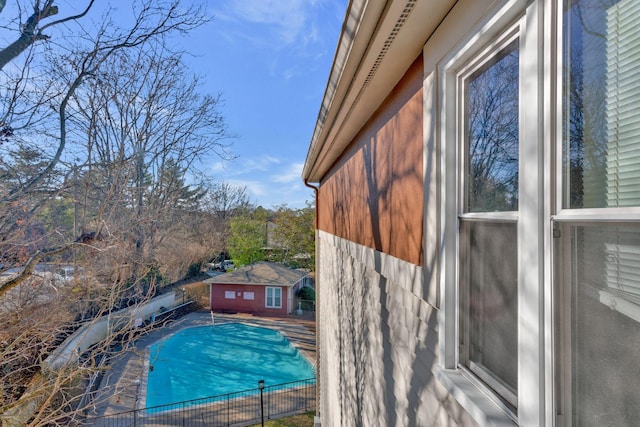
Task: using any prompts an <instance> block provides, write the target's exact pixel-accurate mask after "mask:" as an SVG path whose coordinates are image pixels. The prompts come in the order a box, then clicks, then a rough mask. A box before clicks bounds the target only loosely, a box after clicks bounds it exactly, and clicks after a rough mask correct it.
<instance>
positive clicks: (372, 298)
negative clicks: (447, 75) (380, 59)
mask: <svg viewBox="0 0 640 427" xmlns="http://www.w3.org/2000/svg"><path fill="white" fill-rule="evenodd" d="M423 60H424V58H423V57H422V56H419V57H417V58H416V60H415V62H414V63H413V64H412V65H411V67H410V68H409V69H408V71H407V73H406V74H405V76H404V78H403V79H402V80H401V81H400V83H399V84H398V85H397V86H396V88H395V89H394V90H393V91H392V93H391V94H390V95H389V97H388V99H387V100H386V101H385V102H384V103H383V104H382V106H381V107H380V109H379V110H378V112H377V113H376V115H375V116H374V117H373V119H372V120H371V121H370V122H369V123H367V124H366V125H365V127H364V128H363V130H362V131H361V132H360V134H359V135H358V137H357V139H356V140H355V141H354V142H353V143H352V144H351V146H350V148H349V150H348V151H347V153H346V154H345V155H344V156H343V157H342V158H341V159H340V161H339V162H338V164H337V165H336V167H335V168H334V170H333V171H332V172H331V174H330V175H328V176H327V178H326V179H325V180H323V182H322V183H321V186H320V190H319V201H318V212H319V229H320V231H319V233H318V240H319V244H318V247H319V256H318V259H319V273H318V274H319V276H318V287H319V292H318V299H319V300H318V304H319V307H318V312H319V313H322V318H321V319H320V321H319V322H320V328H321V332H320V334H319V340H320V345H319V348H320V350H319V351H320V353H321V354H320V359H321V360H322V365H321V369H320V376H321V378H320V383H321V384H322V387H321V388H320V395H321V396H320V402H321V408H320V414H321V417H322V424H323V425H327V426H334V425H335V426H337V425H339V426H351V425H353V426H358V425H388V426H396V425H398V426H400V425H402V426H405V425H406V426H416V425H475V421H473V419H472V418H471V417H470V416H469V414H467V413H466V412H465V411H464V409H462V408H461V407H460V405H459V404H458V403H457V401H456V400H455V399H454V398H453V397H452V396H451V395H450V394H449V393H448V392H447V390H446V389H445V388H444V387H443V386H442V385H441V384H440V382H438V381H437V380H436V379H435V377H434V374H433V371H434V370H435V367H436V365H437V361H438V310H437V308H436V306H437V302H436V301H437V298H436V296H437V294H436V293H435V289H437V286H435V285H434V284H431V283H429V282H427V281H425V280H424V276H425V269H424V266H423V264H424V263H423V259H424V250H423V243H422V242H423V240H424V234H423V230H424V228H423V221H424V215H425V214H424V208H423V205H424V202H425V200H424V194H425V188H424V182H425V179H424V178H423V168H424V165H423V153H424V135H423V76H424V69H423V66H422V64H423ZM434 244H435V240H434V239H430V240H427V245H434ZM428 253H431V254H432V253H434V250H433V248H429V250H428ZM432 262H434V260H433V259H432V260H430V261H429V265H427V267H428V273H429V275H430V274H431V273H432V272H433V271H434V268H433V265H432ZM429 285H431V286H429Z"/></svg>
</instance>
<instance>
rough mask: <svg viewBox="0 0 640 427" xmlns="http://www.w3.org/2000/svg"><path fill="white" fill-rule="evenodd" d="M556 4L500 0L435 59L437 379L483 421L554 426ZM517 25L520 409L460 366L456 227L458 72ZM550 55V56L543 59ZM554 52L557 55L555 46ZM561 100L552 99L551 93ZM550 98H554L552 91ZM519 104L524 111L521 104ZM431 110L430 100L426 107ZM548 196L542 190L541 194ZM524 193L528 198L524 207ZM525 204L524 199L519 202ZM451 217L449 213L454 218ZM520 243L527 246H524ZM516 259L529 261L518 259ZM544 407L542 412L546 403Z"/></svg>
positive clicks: (542, 0)
mask: <svg viewBox="0 0 640 427" xmlns="http://www.w3.org/2000/svg"><path fill="white" fill-rule="evenodd" d="M556 7H557V5H556V3H555V2H554V1H553V0H535V1H527V0H511V1H501V2H499V4H497V5H496V7H495V8H494V9H492V10H491V11H490V13H488V14H487V15H486V16H485V18H484V19H482V20H481V21H480V22H479V23H478V24H477V26H476V27H474V28H473V29H472V30H471V32H470V33H469V35H468V36H467V37H466V38H464V39H463V40H462V41H461V42H460V43H459V44H458V46H457V47H456V48H455V49H454V50H453V51H452V52H451V53H450V54H449V55H447V56H446V57H445V58H444V59H443V60H442V61H441V62H440V64H439V66H438V70H437V73H438V88H439V96H438V99H439V103H440V104H439V105H438V109H437V110H438V111H439V114H440V117H439V122H440V126H439V128H438V129H437V132H436V133H437V135H436V136H437V144H438V147H439V152H440V178H441V185H440V190H439V196H440V239H441V246H440V247H441V248H442V251H441V253H440V254H441V255H440V268H441V270H440V296H441V301H440V312H439V324H440V326H439V328H440V347H439V351H440V353H439V357H440V360H439V366H438V368H437V369H436V375H437V378H438V379H439V380H440V381H441V382H442V383H443V384H444V385H445V387H447V389H448V390H449V391H450V392H451V393H452V395H453V396H454V397H455V398H456V399H457V400H458V402H459V403H460V404H461V405H462V406H463V407H464V408H465V409H466V410H467V411H468V412H469V413H470V414H471V415H472V416H473V417H474V418H475V419H476V421H478V423H479V424H481V425H515V424H519V425H553V422H554V419H553V416H552V415H551V414H552V413H553V410H551V408H553V397H552V396H553V371H552V364H551V361H552V360H553V347H552V341H553V336H552V326H551V319H552V310H551V297H550V291H549V289H550V282H551V273H550V265H551V264H550V260H551V258H550V257H551V255H550V252H551V224H550V222H549V221H548V220H547V221H545V220H544V218H550V214H551V200H552V197H550V195H549V194H546V193H545V191H544V189H551V184H552V182H554V181H553V177H552V176H551V173H552V172H553V171H552V170H551V168H550V167H549V166H548V165H550V164H551V163H550V161H551V159H552V155H551V152H552V151H553V150H549V149H548V148H547V149H546V150H545V149H544V147H545V144H546V145H547V147H549V146H551V147H553V146H554V144H555V139H554V137H555V133H554V132H552V129H554V128H553V126H552V124H553V123H554V121H553V120H552V117H554V115H555V114H556V107H557V105H555V104H554V103H552V102H549V100H546V102H545V96H544V94H545V93H546V94H551V93H554V92H553V91H555V85H556V84H557V82H556V81H555V80H554V79H552V73H551V72H550V70H551V67H552V66H554V65H555V60H554V58H550V57H549V56H550V55H548V52H550V51H555V49H554V44H553V43H552V40H553V39H554V38H553V37H552V36H554V35H555V34H554V31H555V19H556V18H555V17H556V15H555V14H554V13H553V11H554V10H557V9H556ZM514 27H516V28H517V31H518V33H519V37H520V111H519V120H520V130H519V132H520V153H519V157H520V159H521V162H520V168H519V175H520V177H526V179H524V178H522V179H520V180H519V211H518V215H519V217H518V258H519V259H518V313H519V314H518V319H519V320H518V354H519V357H518V393H517V394H518V405H517V406H518V409H517V416H516V415H515V414H513V413H512V412H511V411H510V410H509V408H508V407H507V405H506V404H504V403H503V402H502V401H501V400H500V399H499V398H498V397H497V396H496V395H495V394H494V393H493V392H491V391H490V390H489V389H488V388H487V387H486V386H485V385H484V384H482V383H481V382H480V381H479V380H478V379H477V378H475V377H474V376H473V375H470V374H469V373H468V372H467V371H466V370H465V369H462V368H461V367H460V366H459V354H458V352H459V347H458V343H459V308H458V307H459V292H458V279H459V277H458V269H459V259H458V251H459V245H460V241H459V237H458V236H459V233H458V232H459V230H458V225H459V224H458V221H457V218H458V215H459V214H460V213H461V212H462V203H461V200H460V198H459V197H458V196H459V195H460V193H461V192H460V189H461V188H464V187H461V186H462V185H463V184H464V182H463V174H464V171H463V170H462V168H461V156H462V153H461V145H460V140H461V135H460V132H461V131H462V130H463V129H464V126H463V123H461V121H460V120H461V117H460V114H459V106H460V103H461V96H462V93H461V91H460V90H459V78H460V75H461V74H462V73H463V72H464V70H465V69H466V68H467V67H468V66H469V65H470V64H471V63H473V62H475V61H477V60H478V58H481V57H482V54H483V53H485V52H487V51H488V50H490V49H492V47H493V46H495V45H496V44H499V43H500V40H501V39H502V38H503V37H505V36H506V35H508V34H509V31H510V30H511V29H512V28H514ZM545 52H547V57H545V54H544V53H545ZM559 54H561V52H559ZM557 98H558V97H555V99H557ZM552 99H554V98H552ZM524 103H526V108H523V105H524ZM429 107H430V106H429ZM545 194H546V196H545ZM525 200H534V201H536V202H535V203H529V204H527V203H526V202H524V201H525ZM523 202H524V203H523ZM452 219H453V220H452ZM524 242H526V244H524ZM523 260H526V262H525V261H523ZM545 408H546V409H545Z"/></svg>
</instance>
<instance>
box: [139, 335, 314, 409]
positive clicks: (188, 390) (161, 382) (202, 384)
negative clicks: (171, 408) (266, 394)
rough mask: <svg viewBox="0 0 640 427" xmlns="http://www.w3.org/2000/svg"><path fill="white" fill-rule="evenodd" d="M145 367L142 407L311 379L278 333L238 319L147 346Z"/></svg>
mask: <svg viewBox="0 0 640 427" xmlns="http://www.w3.org/2000/svg"><path fill="white" fill-rule="evenodd" d="M151 367H153V368H151ZM149 368H150V369H149V372H148V380H147V397H146V406H147V407H151V406H158V405H165V404H168V403H174V402H181V401H185V400H191V399H198V398H202V397H209V396H217V395H220V394H226V393H233V392H237V391H242V390H249V389H254V388H256V387H257V386H258V380H260V379H264V380H265V385H266V386H270V385H276V384H282V383H286V382H291V381H298V380H304V379H308V378H313V377H314V373H313V369H312V367H311V365H310V364H309V362H308V361H307V360H306V359H305V358H304V357H303V356H302V355H301V354H300V353H299V352H298V350H297V349H296V348H294V347H293V346H292V345H291V343H289V341H288V340H287V339H286V338H285V337H283V336H282V335H281V334H280V333H279V332H277V331H274V330H271V329H267V328H259V327H255V326H249V325H245V324H241V323H229V324H223V325H216V326H200V327H194V328H188V329H183V330H182V331H179V332H177V333H176V334H174V335H171V336H170V337H168V338H166V339H164V340H163V341H160V342H158V343H156V344H154V345H153V346H151V348H150V351H149Z"/></svg>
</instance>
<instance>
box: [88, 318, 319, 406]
mask: <svg viewBox="0 0 640 427" xmlns="http://www.w3.org/2000/svg"><path fill="white" fill-rule="evenodd" d="M214 318H215V323H216V324H218V323H229V322H242V323H246V324H250V325H254V326H262V327H267V328H271V329H274V330H277V331H278V332H280V333H281V334H282V335H284V336H285V337H287V338H288V339H289V341H290V342H291V344H292V345H293V346H294V347H296V348H297V349H298V350H299V351H300V353H301V354H302V355H303V356H305V357H306V358H307V360H308V361H309V363H311V365H312V366H314V367H315V361H316V334H315V332H316V323H315V321H313V320H305V319H302V318H297V317H289V318H264V317H255V316H252V315H247V314H220V313H215V315H214ZM202 325H211V314H210V313H209V312H205V311H199V312H194V313H190V314H187V315H185V316H183V317H181V318H179V319H177V320H175V321H174V322H172V323H171V324H169V325H166V326H164V327H162V328H157V329H153V330H151V331H149V332H148V333H147V334H145V335H143V336H140V337H139V338H138V339H137V340H136V341H135V343H134V346H133V347H132V348H130V349H128V350H126V351H123V353H122V354H121V355H119V356H118V357H117V358H116V360H114V361H113V363H111V364H110V365H109V366H108V367H107V368H106V372H105V374H104V376H103V378H102V381H101V383H100V387H99V388H98V390H97V392H96V395H95V397H94V406H93V408H92V409H91V410H90V411H89V413H88V414H87V415H88V416H89V417H96V416H103V415H112V414H117V413H121V412H127V411H132V410H134V409H140V408H143V407H144V399H142V398H141V397H142V396H143V394H144V390H142V385H143V384H145V381H146V375H145V374H146V369H147V368H146V363H147V362H146V356H147V351H148V347H149V346H150V345H152V344H154V343H155V342H157V341H158V340H161V339H163V338H164V337H166V336H169V335H171V334H173V333H175V332H177V331H179V330H181V329H184V328H187V327H191V326H202Z"/></svg>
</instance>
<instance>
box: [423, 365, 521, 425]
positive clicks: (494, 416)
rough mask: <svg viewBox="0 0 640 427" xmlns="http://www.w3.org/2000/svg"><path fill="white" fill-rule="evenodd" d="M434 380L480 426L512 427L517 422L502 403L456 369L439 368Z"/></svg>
mask: <svg viewBox="0 0 640 427" xmlns="http://www.w3.org/2000/svg"><path fill="white" fill-rule="evenodd" d="M435 375H436V378H437V379H438V381H440V383H441V384H442V385H443V386H444V387H445V388H446V389H447V391H449V393H451V395H452V396H453V397H454V398H455V399H456V400H457V401H458V403H459V404H460V406H462V407H463V408H464V409H465V410H466V411H467V412H468V413H469V415H471V417H473V419H474V420H476V422H477V423H478V424H479V425H481V426H494V427H507V426H508V427H513V426H517V425H518V424H517V422H516V421H515V420H514V419H513V414H512V413H511V412H510V411H509V409H508V408H507V407H506V405H505V404H504V403H502V402H501V401H500V400H499V399H497V398H496V397H493V396H490V395H489V394H488V392H487V391H486V390H483V389H482V388H481V387H480V386H479V385H478V384H476V383H475V381H472V379H471V378H469V377H468V376H467V375H465V374H464V373H463V372H461V371H459V370H457V369H444V368H443V367H441V366H439V367H437V368H436V371H435Z"/></svg>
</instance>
